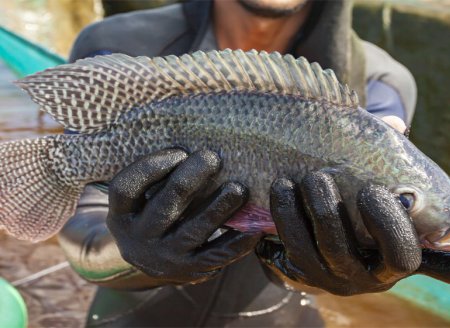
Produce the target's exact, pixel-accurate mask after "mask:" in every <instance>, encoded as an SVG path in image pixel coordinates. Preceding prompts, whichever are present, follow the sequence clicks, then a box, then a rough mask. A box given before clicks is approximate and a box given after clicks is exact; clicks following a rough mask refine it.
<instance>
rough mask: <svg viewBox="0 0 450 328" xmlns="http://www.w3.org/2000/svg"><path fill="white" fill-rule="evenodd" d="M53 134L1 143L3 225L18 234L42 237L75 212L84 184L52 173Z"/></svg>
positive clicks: (0, 225)
mask: <svg viewBox="0 0 450 328" xmlns="http://www.w3.org/2000/svg"><path fill="white" fill-rule="evenodd" d="M56 142H57V141H56V140H55V139H54V138H52V137H48V138H40V139H34V140H31V139H26V140H20V141H13V142H7V143H0V228H3V229H5V230H6V231H7V232H8V233H9V234H10V235H12V236H13V237H15V238H18V239H22V240H28V241H33V242H37V241H41V240H44V239H47V238H49V237H51V236H52V235H54V234H55V233H57V232H58V231H59V230H60V229H61V228H62V226H63V224H64V223H65V222H66V221H67V219H68V218H70V217H71V216H72V215H73V213H74V212H75V207H76V205H77V201H78V199H79V197H80V195H81V192H82V186H68V185H67V184H64V183H63V182H60V181H59V180H60V179H58V177H57V176H56V174H54V173H52V166H51V156H52V155H51V154H52V150H53V149H54V148H55V147H56V144H55V143H56Z"/></svg>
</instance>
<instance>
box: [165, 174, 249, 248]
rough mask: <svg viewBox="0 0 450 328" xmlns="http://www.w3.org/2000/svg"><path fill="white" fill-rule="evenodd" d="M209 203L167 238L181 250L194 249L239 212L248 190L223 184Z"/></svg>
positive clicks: (236, 185) (231, 184) (229, 183)
mask: <svg viewBox="0 0 450 328" xmlns="http://www.w3.org/2000/svg"><path fill="white" fill-rule="evenodd" d="M209 199H210V203H209V204H208V205H207V206H206V207H205V208H202V209H201V211H200V213H198V214H196V215H192V216H191V217H189V218H185V219H184V220H182V222H180V223H179V224H178V225H177V227H176V230H175V231H174V232H172V233H171V234H170V235H168V236H167V238H172V239H173V240H174V242H175V241H177V243H178V244H180V247H182V248H186V247H189V248H196V247H200V246H201V245H202V244H204V243H205V242H206V241H207V240H208V238H209V237H211V235H212V234H213V233H214V232H215V231H216V230H217V229H219V228H220V227H221V226H223V224H224V223H225V222H226V221H228V220H229V219H230V217H231V216H232V215H233V214H234V213H235V212H236V211H237V210H239V209H240V208H241V207H242V206H243V205H244V204H245V203H246V201H247V199H248V190H247V188H246V187H244V186H243V185H242V184H240V183H236V182H227V183H224V184H223V185H222V186H221V187H220V188H219V189H218V190H217V191H216V192H215V193H213V195H212V196H211V197H209Z"/></svg>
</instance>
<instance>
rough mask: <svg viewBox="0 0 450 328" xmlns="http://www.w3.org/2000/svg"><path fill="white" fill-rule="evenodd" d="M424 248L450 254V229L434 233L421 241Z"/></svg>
mask: <svg viewBox="0 0 450 328" xmlns="http://www.w3.org/2000/svg"><path fill="white" fill-rule="evenodd" d="M421 242H422V245H423V247H424V248H431V249H434V250H438V251H445V252H450V227H446V228H443V229H440V230H439V231H437V232H433V233H431V234H429V235H427V236H425V238H423V239H422V240H421Z"/></svg>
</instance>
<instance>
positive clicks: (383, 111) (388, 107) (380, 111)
mask: <svg viewBox="0 0 450 328" xmlns="http://www.w3.org/2000/svg"><path fill="white" fill-rule="evenodd" d="M363 46H364V52H365V55H366V81H367V83H368V84H367V97H368V101H367V110H368V111H369V112H373V113H374V114H375V115H377V116H378V117H383V116H387V115H394V116H398V117H400V118H402V120H403V121H404V122H405V124H406V125H407V126H408V125H411V122H412V119H413V117H414V112H415V108H416V101H417V86H416V82H415V80H414V77H413V76H412V74H411V72H410V71H409V70H408V69H407V68H406V67H405V66H403V65H402V64H400V63H399V62H398V61H396V60H395V59H394V58H392V57H391V56H390V55H389V54H388V53H387V52H386V51H384V50H383V49H381V48H379V47H377V46H376V45H374V44H372V43H370V42H366V41H364V42H363ZM400 106H401V107H402V108H403V114H401V113H400V112H401V111H400V109H399V107H400ZM371 108H372V109H371ZM400 115H401V116H400ZM402 116H403V117H402Z"/></svg>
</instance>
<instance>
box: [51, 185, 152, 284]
mask: <svg viewBox="0 0 450 328" xmlns="http://www.w3.org/2000/svg"><path fill="white" fill-rule="evenodd" d="M107 214H108V196H107V195H106V194H103V193H102V192H100V191H99V190H97V189H96V188H95V187H93V186H87V187H86V190H85V192H84V194H83V196H82V197H81V200H80V202H79V204H78V208H77V211H76V213H75V215H74V216H73V217H72V219H70V221H69V222H68V223H67V224H66V225H65V226H64V228H63V229H62V230H61V232H60V234H59V236H58V238H59V243H60V246H61V248H62V249H63V251H64V253H65V255H66V257H67V259H68V261H69V262H70V264H71V266H72V268H73V269H74V270H75V271H76V272H77V273H78V274H79V275H80V276H81V277H82V278H84V279H85V280H87V281H89V282H91V283H94V284H97V285H100V286H105V287H110V288H119V289H131V290H138V289H145V288H152V287H155V286H153V285H152V284H151V283H150V281H149V280H148V279H146V275H145V274H143V273H142V272H140V271H139V270H137V269H135V268H134V267H132V266H131V265H130V264H128V263H127V262H125V260H123V259H122V256H121V255H120V252H119V250H118V248H117V245H116V243H115V242H114V239H113V237H112V236H111V233H110V232H109V230H108V228H107V227H106V216H107Z"/></svg>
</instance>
